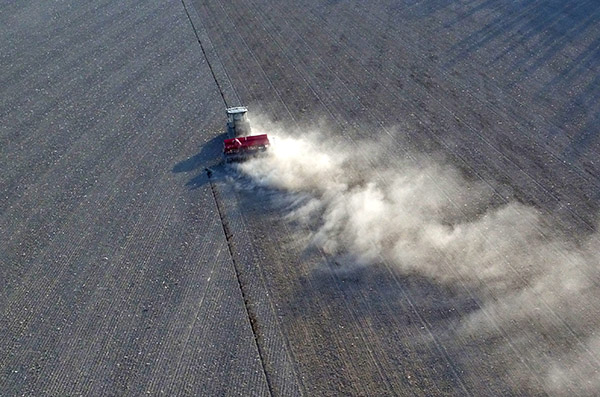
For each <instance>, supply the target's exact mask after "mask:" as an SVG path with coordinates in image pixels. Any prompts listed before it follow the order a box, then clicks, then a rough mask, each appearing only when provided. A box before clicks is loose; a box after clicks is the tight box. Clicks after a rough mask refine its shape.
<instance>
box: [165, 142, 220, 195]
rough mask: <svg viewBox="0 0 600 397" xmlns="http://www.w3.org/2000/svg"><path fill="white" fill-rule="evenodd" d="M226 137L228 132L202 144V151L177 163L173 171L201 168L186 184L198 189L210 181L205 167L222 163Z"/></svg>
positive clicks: (188, 170)
mask: <svg viewBox="0 0 600 397" xmlns="http://www.w3.org/2000/svg"><path fill="white" fill-rule="evenodd" d="M226 138H227V134H225V133H223V134H220V135H217V136H215V137H214V138H212V139H211V140H209V141H208V142H206V143H205V144H204V145H202V147H201V148H200V152H198V153H197V154H195V155H193V156H192V157H190V158H188V159H186V160H183V161H181V162H179V163H177V164H175V166H174V167H173V170H172V171H173V172H174V173H181V172H192V171H196V170H200V171H201V172H200V173H199V174H197V175H196V176H194V177H193V178H192V179H190V180H188V181H187V182H186V184H185V185H186V186H188V187H189V188H190V189H197V188H199V187H201V186H203V185H205V184H206V183H208V179H207V177H206V172H205V169H206V168H209V167H215V166H219V164H220V163H221V149H222V147H223V140H224V139H226Z"/></svg>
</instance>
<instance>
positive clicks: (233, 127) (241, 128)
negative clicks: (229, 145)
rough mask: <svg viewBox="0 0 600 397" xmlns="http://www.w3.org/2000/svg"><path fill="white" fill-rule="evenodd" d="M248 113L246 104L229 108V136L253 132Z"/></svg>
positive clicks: (239, 135) (245, 134)
mask: <svg viewBox="0 0 600 397" xmlns="http://www.w3.org/2000/svg"><path fill="white" fill-rule="evenodd" d="M246 113H248V108H246V107H245V106H237V107H232V108H228V109H227V136H228V137H229V138H238V137H242V136H249V135H251V134H252V129H251V128H250V123H249V122H248V118H247V117H246Z"/></svg>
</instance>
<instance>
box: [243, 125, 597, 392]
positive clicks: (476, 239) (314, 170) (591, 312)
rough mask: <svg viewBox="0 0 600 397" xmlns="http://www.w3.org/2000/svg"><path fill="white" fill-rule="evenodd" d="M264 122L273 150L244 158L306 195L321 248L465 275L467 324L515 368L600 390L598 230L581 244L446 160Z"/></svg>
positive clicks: (268, 182)
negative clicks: (469, 304) (514, 360)
mask: <svg viewBox="0 0 600 397" xmlns="http://www.w3.org/2000/svg"><path fill="white" fill-rule="evenodd" d="M253 123H254V124H255V125H257V128H256V130H261V131H268V133H269V136H270V137H271V136H274V137H275V139H274V143H273V145H272V147H271V150H270V152H269V155H267V156H265V157H261V158H256V159H252V160H251V161H248V162H245V163H242V164H240V165H238V166H237V167H239V169H240V171H241V172H242V173H244V174H246V175H247V176H249V177H250V178H251V179H252V180H253V181H254V183H257V184H259V185H262V186H265V187H268V188H270V189H277V190H279V191H281V193H282V194H285V195H288V196H291V197H294V196H295V197H298V200H296V201H295V202H296V203H298V202H300V205H294V206H292V207H291V208H290V214H289V216H290V218H291V219H293V220H294V221H296V222H299V223H301V224H303V225H304V226H306V229H307V230H311V236H310V241H311V245H312V246H313V247H316V248H318V249H320V250H322V251H323V252H325V253H326V254H327V255H329V256H335V257H336V261H337V262H339V263H342V265H343V266H347V267H354V266H369V265H371V264H375V263H387V264H390V265H391V266H393V267H394V268H396V269H397V270H398V271H400V272H403V273H404V274H418V275H422V276H425V277H428V278H429V279H431V280H433V281H434V282H437V283H445V284H453V285H455V284H460V285H461V286H463V287H465V288H466V290H467V291H471V292H472V293H473V294H475V295H476V296H477V299H478V302H479V308H478V310H475V311H474V312H470V314H468V315H465V317H464V318H462V319H461V322H460V326H459V329H460V331H459V332H462V333H463V334H465V335H472V336H475V337H476V338H484V339H485V338H490V339H497V338H505V339H506V343H505V345H503V347H502V348H503V349H509V350H512V352H513V354H514V355H515V356H517V357H520V360H521V361H522V362H521V363H520V365H515V368H514V369H510V368H509V369H508V370H507V372H508V373H509V375H510V376H513V375H514V376H516V377H518V378H519V379H523V382H525V383H527V382H529V381H530V379H533V378H536V379H537V381H536V382H537V384H541V385H542V387H543V389H544V391H545V392H548V393H550V394H556V395H563V394H567V393H569V394H572V393H576V394H594V393H597V392H600V381H599V379H600V376H599V374H598V371H599V370H600V336H599V333H598V332H597V331H600V316H599V315H598V314H599V313H598V308H600V287H599V285H598V281H599V280H600V278H599V271H598V264H599V263H600V250H598V249H597V243H598V241H599V240H598V235H591V236H588V237H587V238H585V239H584V241H583V242H581V241H580V242H579V243H574V242H573V241H572V239H567V238H564V236H561V235H560V234H559V233H558V232H556V231H555V229H554V228H553V227H552V222H551V221H550V220H548V219H545V217H544V216H543V215H542V214H541V213H540V212H539V211H538V210H537V209H535V208H533V207H531V206H527V205H524V204H521V203H519V202H517V201H516V200H513V201H510V202H499V200H497V198H496V200H494V193H493V191H492V190H491V189H490V188H489V186H487V185H485V184H483V183H482V182H476V181H472V180H467V179H466V178H465V177H463V176H462V174H461V172H460V171H459V170H457V169H456V168H454V167H452V166H451V165H450V164H449V163H448V162H446V161H444V160H443V159H441V158H434V156H431V155H427V156H426V155H418V154H415V153H405V154H404V155H403V156H399V155H398V154H397V153H395V154H391V155H390V154H388V153H387V151H386V147H385V144H381V143H380V144H373V143H371V142H369V143H364V142H363V143H361V142H347V141H345V142H343V143H341V142H340V141H339V140H333V139H329V138H328V134H326V133H324V132H322V131H319V130H318V129H314V130H312V131H311V130H303V131H296V133H294V134H289V132H288V133H287V134H286V132H284V131H283V130H282V129H281V128H279V126H277V125H275V124H272V123H269V122H268V121H265V120H253ZM386 156H389V158H388V157H386ZM507 335H508V337H507ZM523 368H524V369H525V371H529V372H530V373H531V374H533V375H532V376H524V375H523V373H521V371H522V370H523ZM511 371H513V372H515V373H512V374H511ZM517 371H519V372H520V373H516V372H517Z"/></svg>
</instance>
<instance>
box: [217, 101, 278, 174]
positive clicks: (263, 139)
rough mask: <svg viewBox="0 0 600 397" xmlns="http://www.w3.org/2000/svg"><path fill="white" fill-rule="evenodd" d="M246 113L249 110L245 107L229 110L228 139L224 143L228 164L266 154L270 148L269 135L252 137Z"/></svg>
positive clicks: (224, 155) (224, 153) (224, 154)
mask: <svg viewBox="0 0 600 397" xmlns="http://www.w3.org/2000/svg"><path fill="white" fill-rule="evenodd" d="M246 113H248V109H247V108H246V107H244V106H237V107H232V108H228V109H227V136H228V138H227V139H225V141H223V157H224V158H225V162H227V163H229V162H232V161H244V160H247V159H249V158H251V157H254V156H257V155H260V154H264V153H265V152H266V151H267V149H268V148H269V146H270V142H269V138H268V137H267V134H262V135H252V128H251V127H250V123H249V122H248V118H247V117H246Z"/></svg>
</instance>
